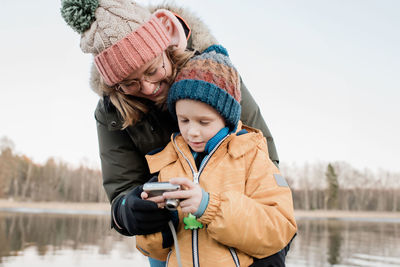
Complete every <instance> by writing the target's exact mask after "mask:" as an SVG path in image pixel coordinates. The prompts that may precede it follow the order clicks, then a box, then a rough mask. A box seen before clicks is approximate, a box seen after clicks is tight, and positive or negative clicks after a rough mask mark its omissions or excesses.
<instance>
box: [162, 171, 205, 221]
mask: <svg viewBox="0 0 400 267" xmlns="http://www.w3.org/2000/svg"><path fill="white" fill-rule="evenodd" d="M169 182H170V183H171V184H179V185H180V186H181V188H182V189H183V190H178V191H171V192H165V193H164V194H163V197H164V199H169V198H177V199H180V201H181V202H180V204H179V206H181V208H182V212H187V213H192V214H193V213H195V212H196V211H197V210H198V209H199V206H200V202H201V198H202V190H201V187H200V185H199V184H195V183H193V182H192V181H190V180H189V179H187V178H172V179H171V180H170V181H169Z"/></svg>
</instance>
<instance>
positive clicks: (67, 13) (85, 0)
mask: <svg viewBox="0 0 400 267" xmlns="http://www.w3.org/2000/svg"><path fill="white" fill-rule="evenodd" d="M61 5H62V6H61V15H62V17H63V18H64V20H65V22H67V24H68V25H69V26H71V27H72V29H74V30H75V31H77V32H78V33H83V32H84V31H86V30H87V29H89V28H90V25H91V24H92V22H93V21H94V20H95V16H94V12H95V11H96V8H97V7H98V6H99V1H98V0H62V3H61Z"/></svg>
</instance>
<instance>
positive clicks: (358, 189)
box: [0, 138, 400, 211]
mask: <svg viewBox="0 0 400 267" xmlns="http://www.w3.org/2000/svg"><path fill="white" fill-rule="evenodd" d="M0 151H1V154H0V198H13V199H17V200H28V201H68V202H106V201H108V200H107V197H106V194H105V192H104V189H103V186H102V178H101V172H100V170H97V169H91V168H88V167H85V166H80V167H77V168H73V167H71V166H69V165H68V164H67V163H65V162H60V161H55V160H54V159H49V160H48V161H47V162H46V163H45V164H42V165H41V164H36V163H34V162H33V161H32V160H31V159H30V158H29V157H27V156H24V155H18V154H16V153H15V152H14V149H13V144H12V142H11V141H10V140H8V139H6V138H2V139H0ZM280 169H281V172H282V174H283V175H284V176H285V177H286V179H287V181H288V183H289V185H290V187H291V189H292V191H293V200H294V206H295V209H303V210H315V209H337V210H354V211H356V210H357V211H362V210H364V211H368V210H374V211H400V173H393V172H387V171H384V170H380V171H376V172H373V171H371V170H368V169H365V170H362V171H360V170H357V169H355V168H353V167H352V166H351V165H349V164H347V163H345V162H334V163H332V164H329V163H314V164H304V165H302V166H297V165H285V164H281V166H280Z"/></svg>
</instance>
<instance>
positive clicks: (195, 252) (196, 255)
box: [174, 135, 239, 267]
mask: <svg viewBox="0 0 400 267" xmlns="http://www.w3.org/2000/svg"><path fill="white" fill-rule="evenodd" d="M228 136H229V135H227V136H225V137H224V138H222V139H221V140H220V141H219V142H218V144H217V145H216V146H215V147H214V148H213V149H212V150H211V152H210V153H209V154H208V155H207V156H206V157H205V158H204V159H203V162H202V163H201V164H200V168H199V171H198V172H195V170H194V168H193V166H192V163H190V160H189V159H188V158H187V157H186V155H185V154H184V153H183V152H182V150H181V149H180V148H179V146H178V144H177V143H176V142H175V138H174V143H175V146H176V148H177V149H178V151H179V153H181V154H182V156H183V158H184V159H185V160H186V161H187V163H188V164H189V167H190V170H191V171H192V174H193V182H194V183H195V184H198V183H199V180H200V174H201V172H202V171H203V169H204V167H205V166H206V164H207V162H208V160H209V159H210V158H211V156H212V155H213V154H214V152H215V150H217V148H218V147H219V146H220V145H221V143H222V142H223V141H224V140H225V139H226V138H227V137H228ZM198 236H199V234H198V231H197V229H194V230H192V252H193V253H192V256H193V267H200V263H199V244H198ZM231 253H232V252H231ZM235 255H236V252H235ZM232 257H233V256H232ZM236 257H237V256H236ZM235 263H236V262H235ZM236 266H239V265H236Z"/></svg>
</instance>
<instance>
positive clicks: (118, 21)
mask: <svg viewBox="0 0 400 267" xmlns="http://www.w3.org/2000/svg"><path fill="white" fill-rule="evenodd" d="M61 14H62V16H63V18H64V20H65V21H66V22H67V23H68V25H70V26H71V27H72V28H73V29H74V30H75V31H77V32H78V33H80V34H81V43H80V47H81V49H82V51H83V52H85V53H92V54H93V55H95V59H94V61H95V65H96V67H97V69H98V71H99V73H100V74H101V76H102V77H103V80H104V82H105V83H106V84H107V85H109V86H112V85H115V84H117V83H119V82H121V81H122V80H124V79H125V78H126V77H128V76H129V75H130V74H131V73H132V72H133V71H135V70H136V69H138V68H139V67H141V66H143V65H144V64H145V63H147V62H149V61H151V60H152V59H154V58H156V57H157V56H158V55H160V54H161V53H162V52H163V51H164V50H165V49H166V48H167V47H168V46H169V44H170V42H171V38H170V36H169V35H168V33H167V30H166V29H165V27H164V25H163V24H162V23H161V21H160V20H159V19H158V18H157V17H156V16H155V15H152V14H151V13H150V11H149V10H148V9H146V8H144V7H141V6H140V5H138V4H137V3H135V2H133V1H131V0H62V8H61Z"/></svg>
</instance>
